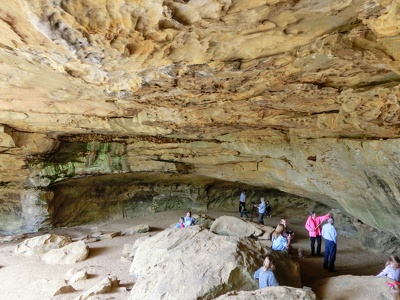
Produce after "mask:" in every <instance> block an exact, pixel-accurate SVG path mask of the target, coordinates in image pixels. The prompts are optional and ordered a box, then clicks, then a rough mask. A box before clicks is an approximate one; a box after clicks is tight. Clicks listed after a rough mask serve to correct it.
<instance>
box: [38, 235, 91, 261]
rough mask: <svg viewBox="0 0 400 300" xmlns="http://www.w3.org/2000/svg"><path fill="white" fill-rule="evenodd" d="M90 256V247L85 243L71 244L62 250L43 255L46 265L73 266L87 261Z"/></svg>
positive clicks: (54, 250)
mask: <svg viewBox="0 0 400 300" xmlns="http://www.w3.org/2000/svg"><path fill="white" fill-rule="evenodd" d="M88 255H89V246H87V245H86V244H85V242H84V241H78V242H74V243H71V244H69V245H67V246H65V247H63V248H61V249H53V250H50V251H49V252H47V253H45V254H43V256H42V260H43V261H44V262H45V263H46V264H51V265H54V264H63V265H68V264H73V263H76V262H79V261H82V260H85V259H86V258H87V257H88Z"/></svg>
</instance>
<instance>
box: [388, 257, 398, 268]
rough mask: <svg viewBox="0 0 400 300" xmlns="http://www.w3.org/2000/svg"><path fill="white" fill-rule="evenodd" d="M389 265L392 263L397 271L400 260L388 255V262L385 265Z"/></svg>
mask: <svg viewBox="0 0 400 300" xmlns="http://www.w3.org/2000/svg"><path fill="white" fill-rule="evenodd" d="M390 263H394V264H395V268H396V269H397V268H399V267H400V258H399V257H398V256H396V255H390V256H389V260H388V261H387V262H386V265H389V264H390Z"/></svg>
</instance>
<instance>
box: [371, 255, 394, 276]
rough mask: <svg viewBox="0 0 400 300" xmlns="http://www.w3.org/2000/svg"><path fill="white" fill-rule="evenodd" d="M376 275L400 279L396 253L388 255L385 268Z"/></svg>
mask: <svg viewBox="0 0 400 300" xmlns="http://www.w3.org/2000/svg"><path fill="white" fill-rule="evenodd" d="M376 276H378V277H383V276H386V277H388V278H390V279H392V280H394V281H400V258H399V257H398V256H396V255H390V256H389V260H388V261H387V262H386V265H385V268H384V269H383V271H382V272H380V273H379V274H378V275H376Z"/></svg>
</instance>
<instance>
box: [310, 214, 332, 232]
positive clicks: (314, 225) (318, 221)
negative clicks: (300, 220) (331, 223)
mask: <svg viewBox="0 0 400 300" xmlns="http://www.w3.org/2000/svg"><path fill="white" fill-rule="evenodd" d="M329 217H330V214H326V215H325V216H321V217H316V218H315V219H313V218H312V216H309V217H308V219H307V222H306V225H305V227H306V229H307V230H308V235H309V236H310V237H316V236H317V235H321V227H322V226H319V227H318V228H317V226H318V225H320V224H321V223H322V222H324V221H326V220H328V219H329Z"/></svg>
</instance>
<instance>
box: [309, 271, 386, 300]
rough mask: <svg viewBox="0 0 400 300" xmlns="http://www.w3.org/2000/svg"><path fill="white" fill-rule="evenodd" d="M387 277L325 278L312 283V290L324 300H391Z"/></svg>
mask: <svg viewBox="0 0 400 300" xmlns="http://www.w3.org/2000/svg"><path fill="white" fill-rule="evenodd" d="M386 281H390V282H392V281H393V280H390V279H388V278H387V277H376V276H352V275H344V276H337V277H331V278H325V279H321V280H318V281H316V282H314V283H313V285H312V290H313V291H314V292H315V294H316V295H317V297H318V299H324V300H337V299H340V300H365V299H379V300H392V299H393V298H392V295H391V294H390V292H389V289H388V287H387V285H386Z"/></svg>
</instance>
